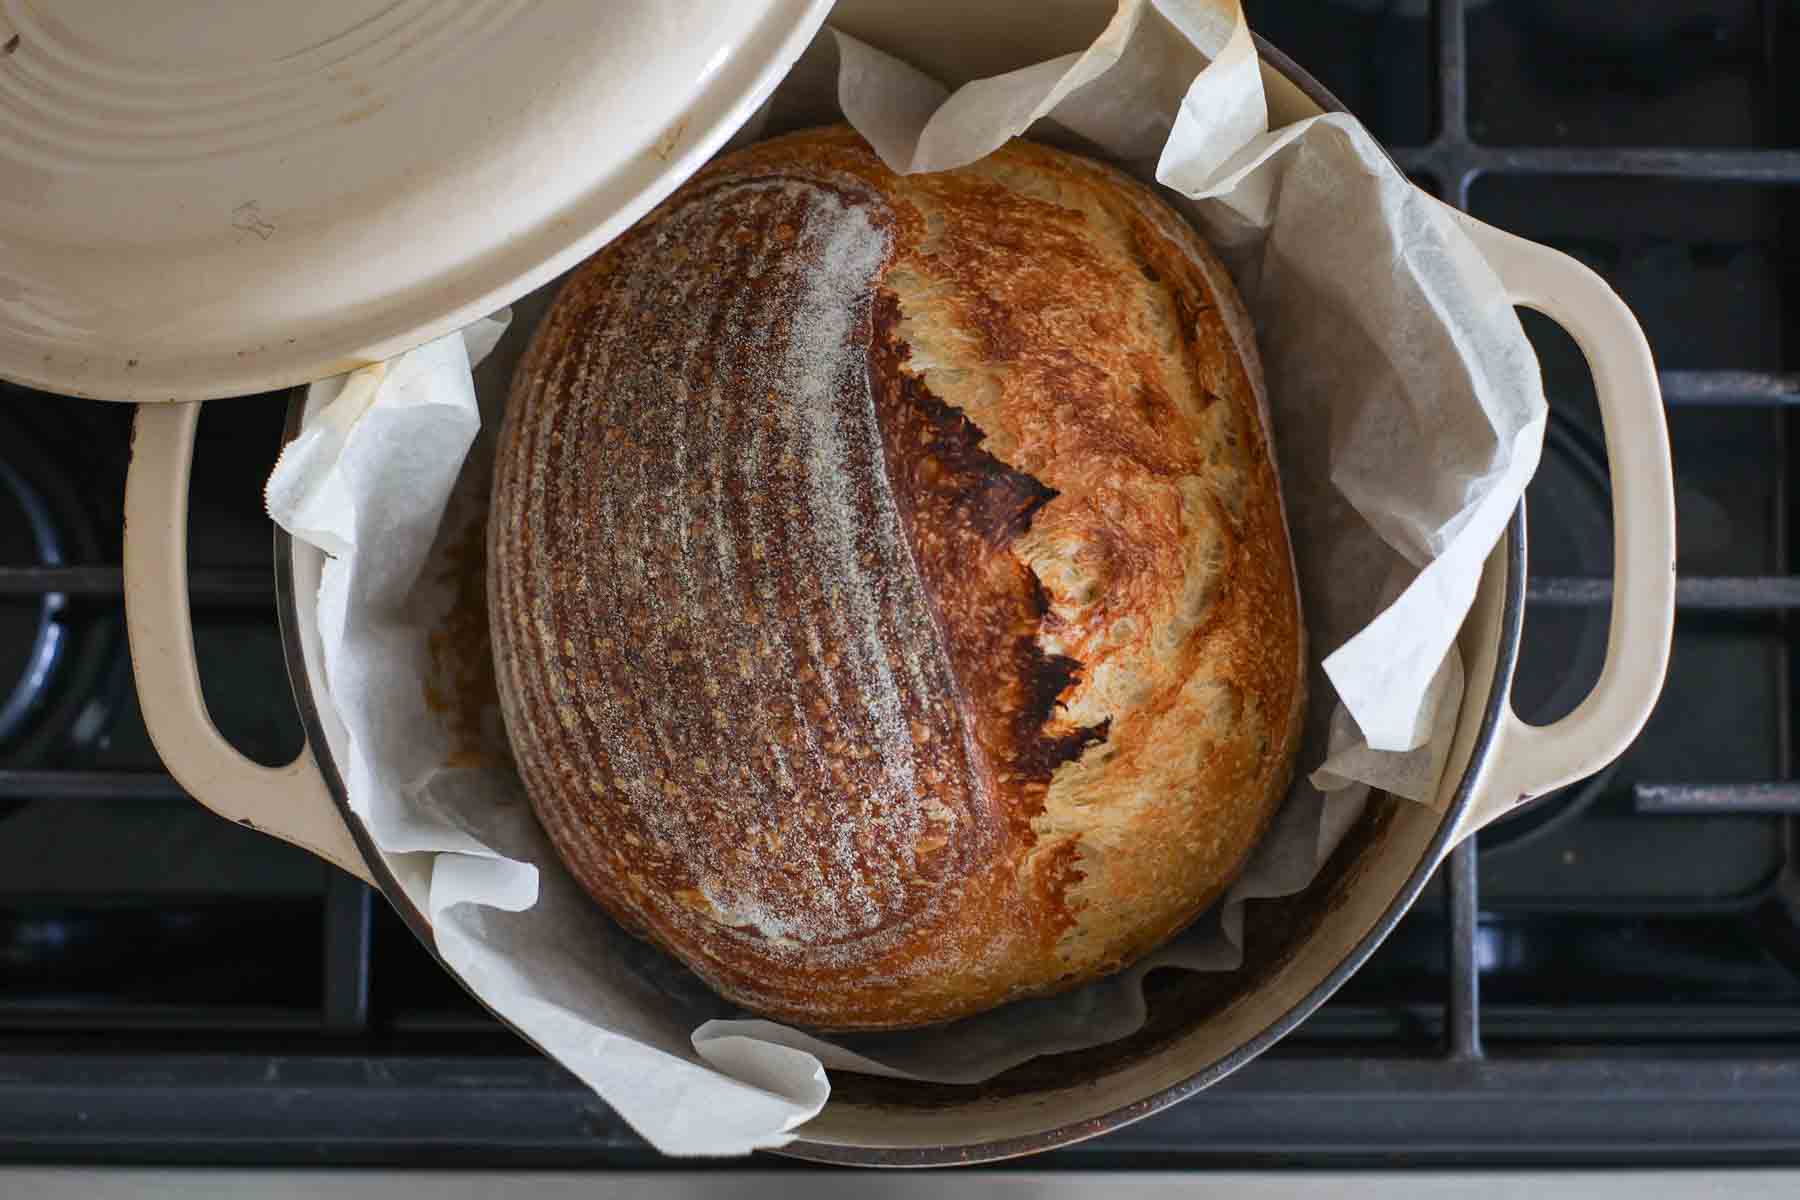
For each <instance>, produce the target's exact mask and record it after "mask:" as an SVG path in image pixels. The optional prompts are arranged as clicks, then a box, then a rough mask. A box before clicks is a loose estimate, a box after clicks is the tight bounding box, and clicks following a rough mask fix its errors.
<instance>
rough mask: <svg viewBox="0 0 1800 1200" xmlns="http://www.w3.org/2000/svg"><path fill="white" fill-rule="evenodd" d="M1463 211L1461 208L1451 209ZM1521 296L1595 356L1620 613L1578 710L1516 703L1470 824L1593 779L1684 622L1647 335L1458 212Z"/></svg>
mask: <svg viewBox="0 0 1800 1200" xmlns="http://www.w3.org/2000/svg"><path fill="white" fill-rule="evenodd" d="M1451 211H1454V210H1451ZM1456 216H1457V219H1458V220H1459V221H1460V222H1461V223H1462V225H1463V227H1464V229H1466V230H1467V231H1468V234H1469V236H1470V237H1471V238H1472V239H1474V242H1475V245H1476V246H1477V247H1478V248H1479V249H1480V250H1481V252H1482V255H1483V256H1484V257H1485V258H1486V259H1487V261H1488V263H1489V265H1491V266H1492V267H1493V269H1494V271H1495V273H1496V274H1498V275H1499V276H1500V281H1501V282H1502V283H1503V284H1504V285H1505V287H1506V290H1507V292H1508V293H1509V295H1510V296H1511V298H1512V302H1513V303H1514V304H1516V305H1519V306H1521V307H1524V308H1530V309H1535V310H1537V311H1538V312H1541V313H1543V314H1544V315H1545V316H1547V317H1549V318H1550V319H1551V320H1553V321H1555V322H1556V323H1557V324H1559V325H1561V326H1562V327H1563V328H1564V329H1565V330H1567V331H1568V333H1569V335H1570V336H1571V337H1573V338H1574V339H1575V343H1576V345H1578V346H1579V347H1580V348H1581V352H1582V354H1583V355H1584V356H1586V358H1587V362H1588V369H1589V370H1590V371H1592V372H1593V376H1594V394H1595V396H1596V397H1598V399H1599V402H1600V419H1601V424H1602V425H1603V427H1604V429H1605V433H1606V456H1607V464H1608V470H1609V473H1610V474H1611V477H1612V522H1613V590H1612V620H1611V626H1610V628H1609V629H1608V631H1607V638H1606V663H1605V665H1604V666H1603V667H1602V668H1601V669H1600V678H1599V679H1598V680H1597V681H1596V682H1595V684H1594V690H1593V691H1591V692H1589V693H1588V695H1587V698H1586V699H1584V700H1583V701H1582V702H1581V703H1580V704H1579V705H1578V706H1577V707H1576V708H1575V710H1574V711H1573V712H1571V713H1569V714H1568V715H1567V716H1565V717H1563V718H1562V719H1561V720H1559V721H1555V722H1553V723H1551V724H1549V725H1528V724H1526V723H1525V722H1524V721H1521V720H1520V719H1519V716H1518V714H1517V713H1515V712H1514V711H1513V710H1512V707H1511V705H1510V704H1508V706H1507V708H1506V711H1505V713H1504V715H1503V717H1502V720H1501V729H1500V731H1499V735H1498V737H1497V738H1496V740H1495V743H1494V746H1493V750H1492V758H1491V760H1490V761H1492V762H1493V764H1494V766H1493V774H1492V776H1491V777H1490V778H1489V780H1488V781H1487V783H1486V784H1485V786H1483V787H1482V788H1481V789H1480V790H1479V792H1478V793H1477V796H1476V799H1475V802H1474V804H1473V805H1472V806H1471V807H1470V811H1469V815H1468V817H1467V818H1466V819H1465V824H1464V829H1465V830H1466V831H1470V832H1472V831H1474V830H1476V829H1479V828H1480V827H1481V826H1483V825H1485V824H1487V823H1488V822H1489V821H1492V820H1494V819H1495V818H1496V817H1499V816H1501V815H1502V814H1504V813H1506V812H1507V811H1509V810H1510V809H1512V808H1513V807H1515V806H1516V805H1518V804H1519V803H1520V802H1521V801H1524V800H1527V799H1530V798H1531V797H1533V796H1541V795H1543V794H1544V793H1545V792H1548V791H1551V790H1552V789H1554V788H1558V787H1562V786H1563V785H1564V784H1568V783H1573V782H1574V781H1575V780H1577V779H1581V778H1583V777H1585V776H1588V775H1591V774H1593V773H1594V772H1595V771H1597V770H1599V769H1600V768H1601V767H1603V766H1605V765H1606V764H1607V763H1609V762H1611V761H1612V760H1613V759H1615V758H1617V757H1618V756H1619V755H1620V754H1621V753H1622V752H1623V751H1624V750H1625V748H1626V747H1627V746H1628V745H1630V744H1631V740H1632V739H1633V738H1634V737H1636V736H1637V733H1638V731H1639V730H1640V729H1642V728H1643V726H1644V722H1645V720H1647V719H1648V718H1649V716H1650V710H1651V709H1652V708H1653V707H1654V706H1655V704H1656V698H1657V696H1658V694H1659V693H1660V692H1661V691H1662V684H1663V675H1664V673H1665V672H1666V671H1667V669H1668V664H1669V643H1670V640H1671V638H1672V637H1673V634H1674V623H1675V485H1674V475H1673V472H1672V471H1671V469H1670V466H1669V428H1668V422H1667V420H1666V419H1665V417H1664V415H1663V404H1662V389H1661V387H1660V386H1659V385H1658V383H1657V378H1656V364H1655V363H1654V362H1653V361H1652V360H1651V357H1650V346H1649V344H1648V343H1647V342H1646V341H1645V340H1644V333H1643V330H1642V329H1640V328H1639V327H1638V323H1637V319H1636V318H1635V317H1633V316H1632V315H1631V310H1630V309H1628V308H1627V307H1625V302H1624V301H1622V300H1620V299H1619V297H1618V295H1617V294H1616V293H1615V292H1614V291H1613V290H1612V288H1610V287H1608V286H1607V284H1606V283H1605V281H1604V280H1602V279H1601V278H1600V277H1599V276H1598V275H1596V274H1594V273H1593V272H1592V271H1590V270H1588V269H1587V268H1586V267H1585V266H1583V265H1582V264H1580V263H1579V262H1576V261H1575V260H1574V259H1572V258H1570V257H1569V256H1568V255H1566V254H1563V253H1561V252H1559V251H1556V250H1552V249H1550V248H1549V247H1547V246H1540V245H1538V244H1537V243H1536V242H1528V241H1525V240H1524V239H1522V238H1517V237H1514V236H1513V235H1512V234H1510V233H1504V232H1502V231H1500V230H1498V229H1495V228H1493V227H1492V226H1490V225H1484V224H1482V223H1481V222H1479V221H1476V220H1474V219H1473V218H1471V217H1468V216H1465V215H1464V214H1462V213H1457V214H1456Z"/></svg>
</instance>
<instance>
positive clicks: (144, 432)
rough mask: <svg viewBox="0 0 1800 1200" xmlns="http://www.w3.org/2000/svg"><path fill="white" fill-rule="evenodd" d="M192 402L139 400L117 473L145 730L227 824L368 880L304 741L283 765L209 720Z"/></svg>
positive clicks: (179, 777)
mask: <svg viewBox="0 0 1800 1200" xmlns="http://www.w3.org/2000/svg"><path fill="white" fill-rule="evenodd" d="M199 422H200V405H199V404H198V403H192V404H144V405H140V406H139V407H138V411H137V420H136V424H135V425H134V426H133V429H132V439H131V468H130V470H129V471H128V472H127V473H126V476H125V625H126V629H127V631H128V632H129V635H130V642H131V667H132V672H133V673H134V674H135V675H136V677H137V689H138V700H139V705H140V707H141V708H142V709H143V714H144V725H145V727H146V728H147V729H148V730H149V732H150V740H151V742H153V743H154V744H155V746H156V752H157V753H158V754H160V755H161V756H162V760H163V764H164V765H165V766H166V767H168V769H169V774H171V775H173V776H174V777H175V779H176V781H177V782H179V783H180V784H181V786H182V787H183V788H185V789H186V790H187V791H188V793H189V794H190V795H192V796H193V797H194V798H195V799H196V800H198V801H200V803H202V804H204V805H206V807H208V808H210V809H212V810H213V811H214V812H216V813H218V814H219V815H220V816H222V817H225V818H226V819H228V820H232V821H236V822H238V823H239V824H241V825H248V826H249V827H251V828H252V829H257V830H260V831H261V832H263V833H268V834H273V835H274V836H275V837H278V838H281V839H282V840H283V841H288V842H292V843H293V844H294V845H296V846H299V847H300V848H301V849H303V850H308V851H311V852H312V853H313V854H316V855H318V856H319V857H320V858H323V859H325V860H326V861H327V862H330V863H335V864H336V865H337V866H340V867H342V868H343V869H344V870H346V871H348V872H350V874H352V875H354V876H356V877H357V878H358V879H361V880H364V881H365V882H373V881H372V880H371V879H370V876H369V868H368V866H367V865H366V864H365V863H364V862H363V859H362V855H361V854H360V853H359V852H358V851H357V848H356V843H355V842H354V841H353V840H352V839H351V837H350V830H349V829H348V828H347V827H346V826H345V825H344V818H343V817H342V815H340V814H339V812H338V809H337V805H335V804H333V803H332V801H331V794H330V793H329V792H328V791H327V790H326V788H325V781H324V779H323V778H322V777H321V776H320V775H319V766H318V763H316V762H315V761H314V760H313V754H312V748H311V747H310V746H308V747H306V748H305V749H303V750H301V751H300V755H299V757H298V758H296V759H294V761H293V762H291V763H288V764H287V765H286V766H283V767H265V766H261V765H259V764H257V763H254V762H251V761H250V760H249V759H247V758H245V757H244V756H243V755H242V754H239V753H238V752H237V751H236V750H234V749H232V747H231V744H230V743H229V742H227V741H226V740H225V739H224V737H222V736H221V735H220V733H219V731H218V729H217V728H216V727H215V726H214V725H213V723H212V718H211V717H210V716H208V715H207V711H206V700H205V699H204V697H202V696H201V694H200V671H199V668H198V667H197V665H196V664H195V661H194V625H193V618H192V614H191V613H190V612H189V609H188V572H187V561H188V558H187V526H188V475H189V471H190V469H191V467H192V466H193V461H194V430H195V428H196V427H197V426H198V424H199Z"/></svg>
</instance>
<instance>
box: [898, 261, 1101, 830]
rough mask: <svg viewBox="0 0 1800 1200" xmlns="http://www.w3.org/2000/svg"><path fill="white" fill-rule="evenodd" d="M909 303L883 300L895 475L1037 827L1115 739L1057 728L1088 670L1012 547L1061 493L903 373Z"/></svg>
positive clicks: (903, 514) (920, 564)
mask: <svg viewBox="0 0 1800 1200" xmlns="http://www.w3.org/2000/svg"><path fill="white" fill-rule="evenodd" d="M899 322H900V308H899V301H898V300H897V298H896V297H895V296H894V294H893V293H892V292H891V291H888V290H886V289H883V290H881V291H879V292H878V293H877V295H876V298H875V303H874V312H873V323H872V324H873V328H872V338H871V346H870V351H869V384H870V391H871V394H872V395H873V396H874V398H875V409H876V418H877V421H878V423H879V424H880V427H881V432H882V442H883V448H884V451H885V456H886V467H887V472H888V476H889V479H890V481H891V483H892V488H893V493H894V496H895V500H896V503H897V505H898V507H899V509H900V518H901V524H902V526H903V528H904V529H905V530H906V536H907V540H908V543H909V545H910V548H911V549H912V552H913V559H914V563H915V565H916V567H917V569H918V571H919V574H920V577H921V578H922V579H923V580H924V582H925V584H926V591H927V594H929V595H930V596H931V598H932V604H933V607H934V610H935V615H936V617H937V619H938V624H939V627H940V629H941V630H942V633H943V636H944V640H945V643H946V649H947V650H948V651H949V656H950V660H951V663H952V664H953V668H954V670H955V671H956V673H957V675H958V684H959V687H960V690H961V691H962V693H963V694H964V696H965V697H966V698H967V701H968V709H969V712H970V721H971V726H972V728H971V732H972V733H973V734H974V738H975V741H976V743H977V744H978V745H979V746H980V747H981V748H982V750H983V751H984V754H985V757H986V759H987V761H988V764H989V765H990V767H991V768H992V769H993V770H994V771H995V772H996V773H997V774H998V775H999V776H1000V777H1002V779H1003V780H1006V781H1011V782H1012V783H1014V784H1020V785H1025V786H1024V788H1023V789H1022V793H1023V794H1024V795H1025V797H1026V798H1027V801H1028V802H1027V804H1026V805H1025V806H1023V807H1024V808H1025V809H1027V810H1029V811H1020V812H1016V813H1013V814H1011V816H1012V818H1013V819H1014V820H1015V821H1020V822H1022V823H1023V824H1026V825H1028V823H1029V820H1030V817H1031V816H1032V815H1033V814H1034V813H1035V811H1036V810H1037V809H1038V808H1040V807H1041V805H1042V801H1043V794H1044V789H1045V787H1047V785H1048V784H1049V782H1050V777H1051V775H1052V774H1054V773H1055V771H1056V768H1057V767H1059V766H1061V765H1063V764H1064V763H1066V762H1070V761H1072V760H1074V759H1076V758H1079V757H1080V756H1081V754H1082V753H1083V752H1084V751H1085V750H1086V749H1087V748H1088V747H1089V746H1091V745H1093V744H1094V743H1095V742H1099V741H1104V740H1105V738H1106V736H1107V733H1108V731H1109V729H1110V725H1111V722H1110V721H1103V722H1101V723H1100V724H1098V725H1093V726H1087V727H1074V728H1058V727H1057V726H1058V722H1057V721H1056V715H1057V710H1058V708H1059V707H1060V704H1061V700H1062V697H1063V696H1064V695H1066V694H1067V693H1068V691H1069V689H1070V688H1071V687H1072V686H1073V685H1074V684H1075V683H1076V681H1077V680H1078V679H1079V678H1080V675H1081V670H1082V664H1081V663H1080V662H1078V661H1077V660H1075V659H1073V658H1070V657H1068V656H1066V655H1061V654H1046V653H1045V652H1044V650H1043V649H1042V647H1040V646H1039V645H1038V637H1039V634H1040V633H1041V631H1042V629H1043V627H1044V623H1045V621H1046V619H1048V618H1049V615H1050V603H1049V596H1048V595H1047V594H1046V593H1045V591H1044V587H1043V584H1042V583H1041V582H1040V581H1039V580H1038V578H1037V576H1036V575H1035V574H1033V573H1032V571H1031V569H1030V568H1029V567H1027V566H1026V565H1025V564H1024V563H1023V562H1021V561H1020V560H1019V559H1018V558H1017V557H1016V556H1015V555H1014V554H1013V553H1012V545H1013V543H1014V542H1015V541H1016V540H1017V539H1018V538H1019V537H1020V536H1021V535H1022V534H1024V533H1025V531H1026V530H1027V529H1029V528H1030V527H1031V522H1032V519H1033V518H1034V517H1035V516H1036V515H1037V513H1038V512H1039V510H1041V509H1042V508H1043V507H1044V505H1046V504H1048V503H1049V502H1050V501H1051V500H1053V499H1055V498H1056V494H1057V493H1056V492H1055V491H1054V490H1053V489H1051V488H1048V487H1046V486H1045V485H1044V484H1043V483H1042V482H1040V481H1039V480H1037V479H1035V478H1033V477H1032V476H1031V475H1029V474H1027V473H1025V472H1023V471H1019V470H1016V469H1014V468H1013V467H1010V466H1008V465H1007V464H1006V463H1004V462H1002V461H1001V460H1000V459H999V458H997V457H995V456H994V455H992V454H990V453H988V451H987V450H985V449H984V448H983V446H982V443H983V442H984V441H985V440H986V437H987V435H986V433H985V432H984V431H983V430H982V429H981V427H980V426H978V425H977V424H975V422H974V421H972V420H970V419H969V417H968V415H967V414H966V413H964V412H962V411H961V410H960V409H957V408H953V407H951V406H950V405H948V404H945V403H944V402H943V401H942V400H941V399H939V398H938V397H937V396H935V395H933V394H932V392H931V390H930V388H928V387H927V386H926V385H925V383H924V382H923V381H922V380H920V379H919V378H917V377H916V376H915V375H913V374H911V373H909V372H907V371H905V370H903V369H902V367H903V364H904V363H905V362H906V360H907V358H908V356H909V354H910V352H911V351H910V347H908V346H907V344H906V343H905V342H904V341H902V340H901V339H900V338H899V336H898V333H897V330H898V327H899Z"/></svg>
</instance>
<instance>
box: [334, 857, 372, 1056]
mask: <svg viewBox="0 0 1800 1200" xmlns="http://www.w3.org/2000/svg"><path fill="white" fill-rule="evenodd" d="M373 921H374V907H373V903H372V896H371V894H370V891H369V886H368V885H367V884H365V883H364V882H363V881H362V880H360V879H356V878H353V877H352V876H350V875H346V874H345V873H344V872H342V871H338V870H333V871H332V872H331V881H330V882H329V883H328V884H326V885H325V962H324V970H325V997H324V1009H325V1013H324V1028H325V1032H326V1033H329V1034H334V1035H339V1036H344V1035H350V1034H360V1033H367V1032H368V1031H369V974H370V964H371V960H372V957H373V956H372V954H371V947H370V936H371V932H372V929H373Z"/></svg>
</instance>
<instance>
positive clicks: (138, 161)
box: [0, 0, 831, 401]
mask: <svg viewBox="0 0 1800 1200" xmlns="http://www.w3.org/2000/svg"><path fill="white" fill-rule="evenodd" d="M830 7H831V3H830V0H605V2H604V3H600V4H595V3H592V2H591V0H307V2H306V3H298V4H296V3H291V2H287V0H235V2H234V3H231V4H219V3H216V2H215V0H156V2H155V3H150V4H145V3H139V2H136V0H0V378H4V379H8V380H12V381H14V382H17V383H23V384H27V385H30V386H33V387H37V388H42V389H45V390H47V391H53V392H62V393H67V394H71V395H80V396H94V397H100V398H103V399H110V400H138V401H151V400H195V399H207V398H212V397H218V396H232V395H240V394H244V393H248V392H257V391H265V390H269V389H272V388H277V387H285V386H289V385H292V384H297V383H304V382H306V381H308V380H312V379H318V378H322V377H324V376H327V375H333V374H336V373H338V372H340V371H344V370H347V369H349V368H351V367H353V366H357V365H360V364H362V363H365V362H370V361H375V360H379V359H383V358H388V357H391V356H392V355H394V354H397V353H399V352H400V351H402V350H404V349H407V348H409V347H411V346H414V345H417V344H419V343H421V342H424V341H427V340H429V339H431V338H433V337H436V336H438V335H440V334H443V333H447V332H449V331H450V330H452V329H455V328H457V327H459V326H461V325H464V324H467V323H468V322H469V321H471V320H473V319H475V318H476V317H479V316H481V315H483V314H484V313H487V312H489V311H492V310H493V309H496V308H499V307H501V306H502V305H504V304H506V303H508V302H510V301H511V300H513V299H516V298H517V297H519V296H521V295H523V294H525V293H526V292H528V291H530V290H531V289H533V288H536V287H538V286H540V285H542V284H543V283H544V282H546V281H547V280H549V279H551V278H553V277H554V276H555V275H557V274H558V273H560V272H562V271H564V270H566V269H568V268H569V267H571V266H573V265H574V264H575V263H577V262H579V261H580V260H581V259H582V258H583V257H585V256H587V255H588V254H591V253H592V252H593V251H594V250H595V249H597V248H598V247H599V246H601V245H602V244H604V243H605V242H606V241H607V240H608V239H610V238H612V237H613V236H615V235H616V234H617V233H618V232H620V231H621V230H623V229H624V228H625V227H626V226H628V225H629V224H630V223H631V222H632V221H634V220H636V219H637V218H638V217H640V216H642V215H643V214H644V212H645V211H647V210H648V209H649V208H650V207H651V206H652V205H654V204H655V203H656V202H657V201H659V200H661V199H662V198H663V197H664V196H666V195H667V194H668V193H669V192H670V191H672V190H673V189H674V188H675V187H676V185H677V184H679V183H680V182H681V181H682V180H683V179H685V178H687V177H688V176H689V175H690V174H692V173H693V172H694V171H695V170H696V169H698V167H699V166H700V165H701V164H702V163H703V162H705V161H706V159H707V158H708V157H709V156H710V155H712V154H713V153H714V152H715V151H716V150H717V149H718V148H719V146H720V145H721V144H722V143H723V142H724V141H725V140H726V139H727V138H728V137H729V136H730V135H731V134H732V133H733V132H734V131H735V130H736V129H737V128H738V127H739V126H740V125H741V124H743V122H744V121H746V120H747V119H748V118H749V117H750V115H751V114H752V113H753V112H754V111H755V109H756V107H757V105H759V104H760V103H761V102H762V100H763V99H764V98H766V97H767V95H768V94H769V92H770V91H771V90H772V89H773V88H774V86H775V84H776V83H777V82H779V80H780V79H781V77H782V76H783V75H784V74H785V73H786V71H787V70H788V68H789V67H790V66H791V65H792V64H793V62H794V60H795V59H796V58H797V57H798V56H799V54H800V52H801V51H802V50H803V49H804V48H805V47H806V44H807V42H808V41H809V40H810V39H811V38H812V35H813V34H814V33H815V32H816V31H817V30H818V28H819V26H820V25H821V24H822V23H823V22H824V19H825V14H826V12H827V10H829V8H830Z"/></svg>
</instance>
